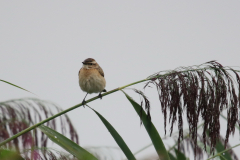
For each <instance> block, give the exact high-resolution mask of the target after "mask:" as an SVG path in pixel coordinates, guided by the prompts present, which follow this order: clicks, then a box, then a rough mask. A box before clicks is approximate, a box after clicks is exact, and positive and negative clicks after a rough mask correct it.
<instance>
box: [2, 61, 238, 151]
mask: <svg viewBox="0 0 240 160" xmlns="http://www.w3.org/2000/svg"><path fill="white" fill-rule="evenodd" d="M200 66H201V65H199V66H197V67H199V68H194V69H193V68H190V69H188V68H187V69H186V68H185V69H186V70H182V71H181V73H185V72H191V71H206V70H208V69H209V70H213V67H211V66H207V67H202V68H200ZM225 70H231V71H232V69H229V68H225ZM234 71H236V72H239V71H238V70H234ZM171 74H172V72H167V73H166V72H165V74H159V73H158V74H155V75H152V76H150V77H148V78H146V79H142V80H140V81H136V82H133V83H130V84H128V85H125V86H122V87H119V88H116V89H113V90H111V91H109V92H106V93H104V94H102V96H106V95H109V94H112V93H114V92H117V91H120V90H122V89H124V88H126V87H129V86H132V85H135V84H138V83H142V82H145V81H149V80H152V79H156V78H159V77H165V76H168V75H171ZM98 98H99V97H98V96H95V97H93V98H91V99H89V100H87V101H86V103H89V102H92V101H94V100H96V99H98ZM81 106H82V103H79V104H77V105H75V106H73V107H70V108H68V109H66V110H64V111H62V112H59V113H58V114H55V115H54V116H52V117H49V118H47V119H45V120H43V121H41V122H39V123H37V124H35V125H33V126H31V127H29V128H27V129H25V130H22V131H21V132H18V133H17V134H15V135H14V136H12V137H10V138H8V139H6V140H4V141H2V142H1V143H0V147H1V146H3V145H5V144H6V143H8V142H10V141H11V140H13V139H15V138H17V137H19V136H21V135H23V134H24V133H27V132H29V131H31V130H33V129H35V128H36V127H38V126H40V125H42V124H44V123H46V122H48V121H50V120H52V119H54V118H56V117H59V116H61V115H63V114H65V113H67V112H69V111H71V110H74V109H76V108H78V107H81Z"/></svg>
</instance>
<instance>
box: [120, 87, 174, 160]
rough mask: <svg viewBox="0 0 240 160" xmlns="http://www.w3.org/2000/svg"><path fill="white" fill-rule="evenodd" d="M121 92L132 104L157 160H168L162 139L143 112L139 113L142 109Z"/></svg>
mask: <svg viewBox="0 0 240 160" xmlns="http://www.w3.org/2000/svg"><path fill="white" fill-rule="evenodd" d="M122 92H123V93H124V94H125V96H126V97H127V99H128V100H129V101H130V103H131V104H132V106H133V108H134V109H135V111H136V112H137V114H138V115H139V117H140V118H141V120H142V122H143V125H144V127H145V128H146V130H147V132H148V135H149V137H150V138H151V140H152V143H153V146H154V147H155V149H156V151H157V154H158V156H159V158H160V159H161V160H170V158H169V156H168V153H167V150H166V148H165V146H164V144H163V142H162V139H161V137H160V135H159V134H158V132H157V130H156V128H155V126H154V125H153V123H152V122H151V120H150V119H149V118H148V117H147V115H146V113H145V112H144V111H142V113H140V111H141V108H142V107H141V106H140V105H139V104H138V103H136V102H135V101H134V100H133V99H132V98H131V97H130V96H129V95H128V94H127V93H125V92H124V91H122Z"/></svg>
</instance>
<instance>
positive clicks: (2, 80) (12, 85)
mask: <svg viewBox="0 0 240 160" xmlns="http://www.w3.org/2000/svg"><path fill="white" fill-rule="evenodd" d="M0 81H2V82H5V83H7V84H10V85H12V86H14V87H17V88H20V89H22V90H24V91H27V92H29V93H32V92H30V91H28V90H26V89H24V88H22V87H19V86H17V85H15V84H12V83H10V82H8V81H4V80H2V79H0ZM32 94H34V93H32ZM34 95H35V94H34Z"/></svg>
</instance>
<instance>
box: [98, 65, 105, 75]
mask: <svg viewBox="0 0 240 160" xmlns="http://www.w3.org/2000/svg"><path fill="white" fill-rule="evenodd" d="M97 70H98V72H99V73H100V74H101V76H103V77H104V72H103V70H102V68H101V67H100V66H99V67H98V68H97Z"/></svg>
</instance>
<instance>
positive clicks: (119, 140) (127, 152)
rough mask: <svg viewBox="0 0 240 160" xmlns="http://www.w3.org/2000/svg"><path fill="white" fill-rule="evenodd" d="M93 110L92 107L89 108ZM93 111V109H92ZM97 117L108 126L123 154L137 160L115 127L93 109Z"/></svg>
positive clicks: (130, 159)
mask: <svg viewBox="0 0 240 160" xmlns="http://www.w3.org/2000/svg"><path fill="white" fill-rule="evenodd" d="M88 107H89V106H88ZM89 108H91V107H89ZM91 109H92V108H91ZM92 110H93V111H94V112H95V113H96V114H97V115H98V117H99V118H100V119H101V121H102V122H103V124H104V125H105V126H106V128H107V129H108V131H109V132H110V134H111V135H112V137H113V138H114V139H115V141H116V142H117V144H118V146H119V147H120V148H121V150H122V151H123V153H124V154H125V156H126V157H127V159H129V160H135V159H136V158H135V157H134V155H133V153H132V152H131V151H130V149H129V148H128V146H127V145H126V143H125V142H124V140H123V139H122V137H121V136H120V135H119V134H118V132H117V131H116V130H115V129H114V128H113V126H112V125H111V124H110V123H109V122H108V121H107V120H106V119H105V118H104V117H103V116H102V115H101V114H99V113H98V112H97V111H95V110H94V109H92Z"/></svg>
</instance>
